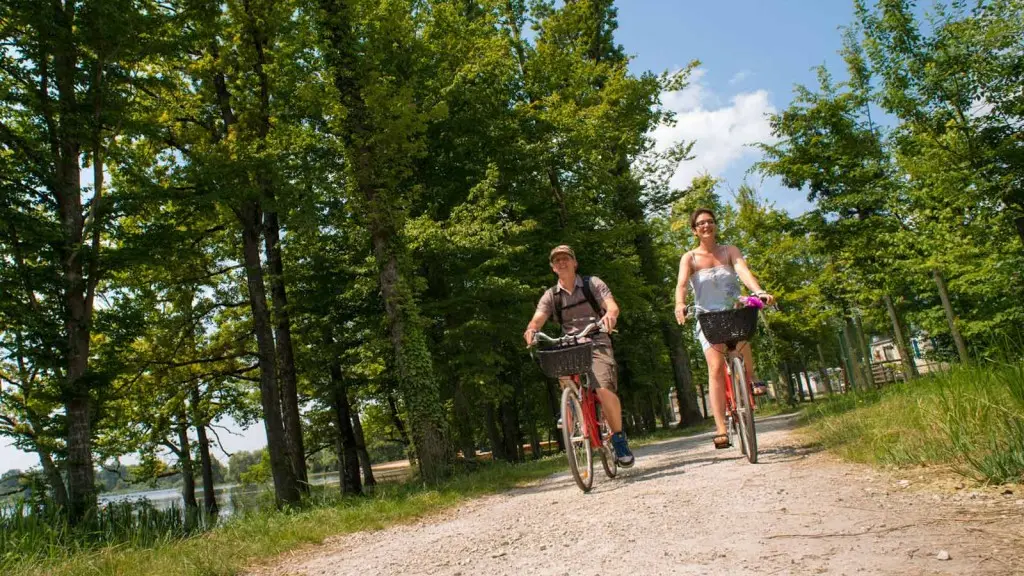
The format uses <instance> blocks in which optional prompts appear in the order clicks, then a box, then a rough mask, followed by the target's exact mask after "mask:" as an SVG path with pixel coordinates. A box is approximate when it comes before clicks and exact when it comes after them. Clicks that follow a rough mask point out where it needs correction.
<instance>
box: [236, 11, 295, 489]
mask: <svg viewBox="0 0 1024 576" xmlns="http://www.w3.org/2000/svg"><path fill="white" fill-rule="evenodd" d="M242 7H243V10H244V11H245V15H246V22H245V26H244V30H245V31H246V32H248V36H249V38H248V40H249V42H250V43H251V46H252V48H253V52H254V54H255V56H256V58H255V59H254V60H253V65H252V66H253V69H252V71H253V73H254V75H255V77H256V81H257V96H258V99H259V112H258V119H259V122H258V123H257V124H256V127H257V136H258V140H257V149H258V150H259V151H261V152H262V151H264V150H265V148H266V140H267V138H268V137H269V135H270V128H271V122H270V91H271V86H270V79H269V76H268V75H267V72H266V69H265V65H266V61H267V56H266V50H267V47H268V46H269V45H270V43H271V41H272V39H271V38H270V37H269V34H268V32H267V30H265V29H264V26H263V25H264V23H265V20H264V17H265V15H264V14H262V13H257V12H256V11H254V10H253V8H254V6H253V4H252V3H250V2H243V3H242ZM256 9H257V10H258V9H259V7H258V6H257V7H256ZM255 169H256V182H257V186H258V187H259V191H260V194H261V196H262V198H261V201H262V202H263V207H264V208H265V209H266V212H264V214H263V238H264V246H265V250H266V258H267V266H268V267H269V269H270V296H271V301H272V302H273V305H274V337H275V339H276V352H277V370H278V371H277V377H278V381H277V385H278V391H279V393H280V395H281V411H282V415H283V424H284V434H285V442H286V444H287V446H288V455H289V458H290V463H291V466H292V470H293V474H294V476H295V478H296V481H297V482H298V486H299V490H301V491H302V492H304V493H309V484H308V477H307V474H306V452H305V447H304V446H303V445H302V420H301V418H300V416H299V395H298V387H297V385H296V375H295V358H294V354H293V349H292V338H291V321H290V319H289V317H288V297H287V293H286V291H285V282H284V264H283V263H282V262H281V233H280V223H279V222H278V218H277V207H276V206H275V203H276V199H275V197H274V184H273V178H272V177H271V174H270V173H269V169H270V167H269V166H268V165H267V164H260V165H258V166H256V168H255Z"/></svg>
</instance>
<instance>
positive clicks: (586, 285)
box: [549, 276, 604, 326]
mask: <svg viewBox="0 0 1024 576" xmlns="http://www.w3.org/2000/svg"><path fill="white" fill-rule="evenodd" d="M549 290H551V298H552V299H553V300H554V304H555V321H556V322H558V325H559V326H561V325H562V296H561V294H559V293H558V284H555V285H554V286H552V287H551V288H550V289H549ZM583 296H584V297H585V298H586V301H587V302H588V303H589V304H590V306H591V308H593V309H594V313H595V314H597V316H598V318H600V317H601V316H602V315H603V314H604V308H603V307H602V306H601V304H600V303H599V302H598V301H597V298H596V297H595V296H594V291H593V289H592V288H591V287H590V276H584V277H583ZM581 304H582V303H581ZM574 306H575V305H574ZM572 307H573V306H570V308H572Z"/></svg>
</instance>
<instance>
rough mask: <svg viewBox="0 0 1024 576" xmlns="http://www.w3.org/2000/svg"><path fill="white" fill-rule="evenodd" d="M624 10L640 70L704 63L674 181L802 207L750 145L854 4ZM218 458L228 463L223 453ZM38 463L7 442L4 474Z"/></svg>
mask: <svg viewBox="0 0 1024 576" xmlns="http://www.w3.org/2000/svg"><path fill="white" fill-rule="evenodd" d="M617 6H618V9H619V30H618V32H617V34H616V39H617V41H618V42H619V43H620V44H622V46H623V47H624V48H625V50H626V53H627V54H629V55H631V56H632V57H633V60H632V62H631V69H632V70H633V71H634V72H635V73H637V74H640V73H642V72H645V71H648V70H649V71H652V72H655V73H661V72H664V71H675V70H679V69H681V68H683V67H684V66H685V65H687V64H688V63H689V62H690V61H692V60H700V61H701V62H702V64H701V67H700V69H699V70H698V71H697V72H696V73H695V74H694V75H693V76H692V78H691V80H692V82H691V84H690V86H689V87H688V88H687V89H685V90H683V91H681V92H676V93H668V94H664V95H663V98H662V101H663V105H664V106H666V107H668V108H670V109H671V110H673V111H675V112H676V114H677V118H676V119H677V125H676V127H675V128H673V129H671V130H659V131H656V132H655V134H654V137H655V138H656V139H658V140H659V142H660V143H662V144H663V145H667V144H669V143H672V142H677V141H679V140H680V139H684V140H687V141H695V142H696V144H695V145H694V148H693V152H694V154H695V156H696V157H695V158H694V160H692V161H689V162H686V163H684V164H683V165H682V166H680V168H679V170H678V172H677V173H676V175H675V177H674V179H673V182H674V184H675V185H676V186H678V187H681V188H682V187H685V186H686V185H687V184H688V183H689V181H690V180H691V179H692V178H693V177H694V176H696V175H698V174H701V173H703V172H708V173H710V174H711V175H712V176H717V177H720V178H723V179H724V180H725V184H726V187H727V188H726V195H728V192H727V190H728V189H729V188H732V189H735V188H736V187H737V186H739V185H740V184H741V183H743V182H744V179H746V181H747V182H748V183H749V184H752V185H754V186H755V187H756V188H758V189H759V190H760V191H761V194H762V196H763V197H765V198H766V199H768V200H769V201H772V202H774V203H775V205H776V206H777V207H779V208H781V209H785V210H787V211H788V212H790V213H792V214H799V213H801V212H803V211H805V210H806V209H807V208H808V203H807V200H806V196H805V195H804V194H803V193H801V192H799V191H795V190H788V189H786V188H784V187H782V186H781V185H779V184H778V183H777V182H774V181H770V180H769V181H764V182H762V181H761V178H760V176H758V175H756V174H750V175H748V174H747V171H748V170H749V169H750V167H751V165H753V163H754V162H756V161H757V160H758V158H759V153H758V152H757V151H756V150H754V149H751V148H750V146H749V144H751V143H754V142H767V141H770V140H771V131H770V129H769V126H768V119H767V114H770V113H772V112H776V111H778V110H782V109H784V108H786V106H787V105H788V104H789V101H790V100H791V99H792V94H793V86H794V85H795V84H805V85H808V86H809V87H814V86H816V82H817V81H816V78H815V73H814V71H813V70H812V68H814V67H816V66H818V65H820V64H826V65H827V66H828V67H829V69H830V70H831V71H832V72H833V73H834V75H835V76H836V77H837V78H842V77H844V74H843V63H842V59H841V58H840V57H839V55H838V54H837V51H838V50H839V48H840V46H841V37H840V32H839V30H838V28H839V27H840V26H843V25H846V24H849V23H850V22H851V20H852V16H853V2H852V0H728V1H722V2H706V1H704V2H694V1H687V0H619V2H618V3H617ZM222 424H224V425H225V427H226V428H227V429H228V430H231V431H234V432H233V433H232V432H228V431H223V430H221V431H220V439H221V441H222V442H223V445H224V449H225V450H227V451H228V452H234V451H237V450H253V449H255V448H259V447H261V446H263V445H265V444H266V439H265V436H264V431H263V426H262V425H261V424H257V425H256V426H253V427H251V428H249V429H248V430H244V431H243V430H240V429H239V427H238V426H236V425H234V423H233V422H230V421H228V422H223V423H222ZM217 456H218V457H219V458H221V459H222V460H224V456H223V454H222V453H218V454H217ZM38 462H39V460H38V458H37V457H36V456H35V455H34V454H29V453H25V452H21V451H20V450H17V449H16V448H13V447H12V446H10V445H9V441H8V440H7V439H0V473H3V472H4V471H5V470H8V469H10V468H18V469H22V470H24V469H28V468H30V467H32V466H36V465H38Z"/></svg>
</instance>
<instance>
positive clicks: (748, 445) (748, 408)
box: [732, 357, 757, 464]
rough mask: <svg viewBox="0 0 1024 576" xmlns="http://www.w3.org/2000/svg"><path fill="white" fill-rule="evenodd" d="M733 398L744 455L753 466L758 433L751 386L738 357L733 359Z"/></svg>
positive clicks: (755, 457)
mask: <svg viewBox="0 0 1024 576" xmlns="http://www.w3.org/2000/svg"><path fill="white" fill-rule="evenodd" d="M732 372H733V378H732V382H733V389H732V392H733V398H735V399H736V414H737V416H738V418H737V419H738V420H739V424H740V441H741V442H742V443H743V453H744V454H746V456H747V460H748V461H750V463H751V464H756V463H757V433H756V432H755V431H754V402H753V400H752V399H751V397H750V386H748V385H747V373H746V370H745V369H744V367H743V361H742V360H740V359H739V358H738V357H737V358H733V359H732Z"/></svg>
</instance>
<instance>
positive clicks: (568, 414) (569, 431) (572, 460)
mask: <svg viewBox="0 0 1024 576" xmlns="http://www.w3.org/2000/svg"><path fill="white" fill-rule="evenodd" d="M562 438H563V439H564V440H565V456H566V457H567V458H568V459H569V472H571V473H572V477H573V479H574V480H576V485H577V486H579V487H580V490H583V491H584V492H590V487H591V486H592V485H593V484H594V460H593V454H592V453H591V449H590V438H589V437H588V436H587V425H586V423H585V422H584V421H583V406H582V405H581V404H580V397H579V395H577V394H576V390H574V389H573V388H571V387H567V388H566V389H565V390H563V391H562Z"/></svg>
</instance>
